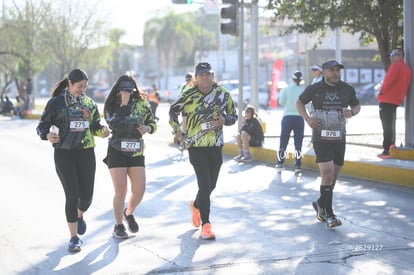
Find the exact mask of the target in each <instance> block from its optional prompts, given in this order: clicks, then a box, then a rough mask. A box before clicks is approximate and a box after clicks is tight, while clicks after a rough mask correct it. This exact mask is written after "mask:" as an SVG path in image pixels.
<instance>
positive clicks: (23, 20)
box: [0, 0, 50, 91]
mask: <svg viewBox="0 0 414 275" xmlns="http://www.w3.org/2000/svg"><path fill="white" fill-rule="evenodd" d="M49 11H50V6H49V5H48V4H46V3H44V2H38V1H32V0H27V1H26V2H25V3H24V5H22V6H18V5H16V3H15V2H14V1H13V6H12V8H9V9H7V10H6V11H4V13H3V18H2V19H3V20H2V21H3V26H2V27H1V29H0V37H1V41H2V43H1V45H0V49H1V50H0V58H3V59H8V60H10V58H11V57H14V59H13V60H15V61H17V66H15V67H14V68H10V67H9V68H7V69H6V68H5V71H3V72H4V73H5V74H8V73H11V74H12V75H13V76H12V78H17V77H18V76H20V77H21V78H26V77H30V78H32V76H33V74H34V73H36V72H38V71H39V70H41V69H42V68H43V66H42V65H43V63H42V62H43V61H44V60H45V59H47V58H46V56H47V51H46V49H45V44H44V43H43V41H42V40H41V39H39V38H40V36H41V32H42V31H41V30H42V27H43V19H44V18H45V17H47V14H48V12H49ZM3 41H4V42H3ZM3 63H4V62H3ZM9 83H10V82H9ZM18 83H19V82H17V83H16V84H18ZM6 84H7V83H6ZM5 88H7V85H6V86H5ZM18 88H19V91H22V89H21V87H18Z"/></svg>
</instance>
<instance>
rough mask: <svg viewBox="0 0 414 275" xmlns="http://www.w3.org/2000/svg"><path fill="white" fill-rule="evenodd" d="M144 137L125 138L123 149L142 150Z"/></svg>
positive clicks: (122, 144)
mask: <svg viewBox="0 0 414 275" xmlns="http://www.w3.org/2000/svg"><path fill="white" fill-rule="evenodd" d="M143 143H144V142H143V140H142V139H123V140H121V151H124V152H142V149H143Z"/></svg>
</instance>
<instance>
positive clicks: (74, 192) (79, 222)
mask: <svg viewBox="0 0 414 275" xmlns="http://www.w3.org/2000/svg"><path fill="white" fill-rule="evenodd" d="M87 86H88V76H87V74H86V72H85V71H83V70H81V69H74V70H72V71H71V72H70V73H69V75H68V77H67V78H65V79H63V80H61V81H60V82H58V83H57V84H56V86H55V87H54V89H53V92H52V98H51V99H49V101H48V102H47V104H46V107H45V109H44V111H43V114H42V116H41V118H40V122H39V124H38V126H37V128H36V130H37V134H38V135H39V137H40V138H41V139H42V140H48V141H49V142H50V143H52V145H53V147H54V148H55V151H54V160H55V168H56V172H57V175H58V176H59V179H60V181H61V183H62V186H63V189H64V191H65V197H66V203H65V214H66V221H67V223H68V227H69V233H70V240H69V245H68V251H69V252H79V251H80V250H81V247H80V245H81V240H80V239H79V237H78V234H79V235H83V234H85V231H86V222H85V220H84V218H83V215H84V213H85V212H86V211H87V210H88V208H89V206H90V205H91V203H92V197H93V190H94V183H95V170H96V160H95V151H94V147H95V141H94V136H98V137H107V136H108V135H109V130H108V128H107V127H106V126H102V125H101V123H100V114H99V111H98V107H97V106H96V103H95V102H94V101H93V100H92V99H91V98H90V97H88V96H87V95H86V94H85V90H86V87H87Z"/></svg>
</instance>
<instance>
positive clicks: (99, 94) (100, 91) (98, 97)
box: [92, 87, 111, 102]
mask: <svg viewBox="0 0 414 275" xmlns="http://www.w3.org/2000/svg"><path fill="white" fill-rule="evenodd" d="M110 90H111V88H109V87H99V88H96V89H95V90H93V92H92V98H93V100H95V101H96V102H104V101H105V98H106V97H107V95H108V94H109V92H110Z"/></svg>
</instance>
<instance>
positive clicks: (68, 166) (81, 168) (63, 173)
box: [54, 148, 96, 223]
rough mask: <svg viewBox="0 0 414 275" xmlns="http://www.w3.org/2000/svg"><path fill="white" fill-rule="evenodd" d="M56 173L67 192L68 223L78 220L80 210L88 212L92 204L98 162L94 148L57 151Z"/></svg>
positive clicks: (55, 156) (55, 155)
mask: <svg viewBox="0 0 414 275" xmlns="http://www.w3.org/2000/svg"><path fill="white" fill-rule="evenodd" d="M54 158H55V167H56V173H57V175H58V176H59V179H60V181H61V183H62V186H63V190H64V191H65V197H66V203H65V213H66V221H67V222H68V223H73V222H76V221H77V219H78V208H79V209H80V210H82V211H84V212H85V211H86V210H88V208H89V206H90V205H91V203H92V196H93V188H94V183H95V170H96V160H95V151H94V149H93V148H89V149H83V150H63V149H55V154H54Z"/></svg>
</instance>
